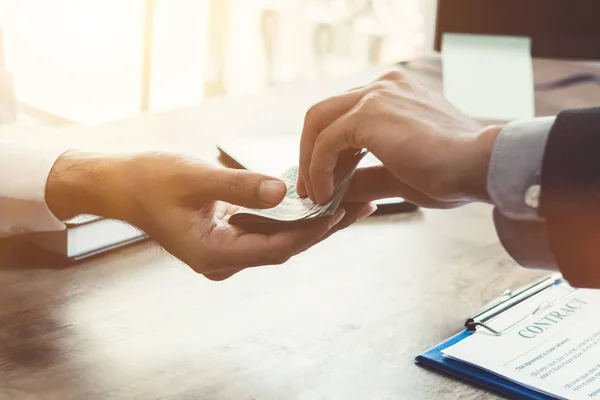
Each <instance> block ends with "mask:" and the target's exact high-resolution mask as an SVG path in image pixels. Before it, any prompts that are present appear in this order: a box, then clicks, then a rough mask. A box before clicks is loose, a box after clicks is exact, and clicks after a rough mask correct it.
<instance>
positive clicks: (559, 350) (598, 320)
mask: <svg viewBox="0 0 600 400" xmlns="http://www.w3.org/2000/svg"><path fill="white" fill-rule="evenodd" d="M486 325H487V326H489V327H490V328H491V330H488V329H486V328H485V327H479V328H477V331H476V332H475V333H473V334H472V335H471V336H469V337H466V338H465V339H463V340H461V341H459V342H458V343H456V344H454V345H452V346H450V347H448V348H446V349H444V350H443V351H442V353H443V355H444V357H449V358H452V359H454V360H458V361H460V362H463V363H467V364H470V365H473V366H475V367H477V368H480V369H484V370H486V371H488V372H491V373H493V374H496V375H498V376H500V377H503V378H506V379H509V380H511V381H513V382H515V383H517V384H519V385H522V386H526V387H528V388H530V389H533V390H535V391H538V392H540V393H544V394H546V395H549V396H552V397H555V398H558V399H594V398H598V399H600V290H588V289H579V290H576V289H573V288H572V287H570V286H569V285H568V284H567V283H565V282H564V281H563V282H562V283H560V284H557V285H555V286H553V287H551V288H549V289H547V290H544V291H543V292H542V293H540V294H538V295H536V296H533V297H531V298H529V299H528V300H525V301H523V302H522V303H520V304H518V305H516V306H514V307H513V308H511V309H509V310H507V311H506V312H504V313H502V314H500V315H499V316H498V317H496V318H494V319H493V320H491V321H489V322H488V323H486Z"/></svg>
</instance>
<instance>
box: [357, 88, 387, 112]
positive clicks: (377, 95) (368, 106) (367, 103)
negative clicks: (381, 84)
mask: <svg viewBox="0 0 600 400" xmlns="http://www.w3.org/2000/svg"><path fill="white" fill-rule="evenodd" d="M382 103H383V94H382V93H381V92H380V91H373V92H370V93H368V94H367V95H365V97H363V99H362V102H361V104H360V109H361V111H363V112H365V111H367V112H371V111H374V110H376V109H378V108H380V107H381V106H382Z"/></svg>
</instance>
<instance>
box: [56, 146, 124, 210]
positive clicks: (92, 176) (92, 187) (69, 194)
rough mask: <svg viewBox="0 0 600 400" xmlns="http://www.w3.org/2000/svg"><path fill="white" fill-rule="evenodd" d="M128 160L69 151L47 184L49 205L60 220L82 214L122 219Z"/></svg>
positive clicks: (119, 157) (57, 165) (59, 160)
mask: <svg viewBox="0 0 600 400" xmlns="http://www.w3.org/2000/svg"><path fill="white" fill-rule="evenodd" d="M127 162H128V159H127V158H125V157H122V156H111V155H106V154H98V153H84V152H77V151H70V152H67V153H65V154H63V155H62V156H61V157H59V158H58V160H57V161H56V163H55V164H54V166H53V168H52V170H51V171H50V175H49V176H48V181H47V183H46V203H47V204H48V207H49V208H50V211H52V213H53V214H54V215H56V217H57V218H59V219H61V220H65V219H68V218H71V217H73V216H76V215H79V214H93V215H98V216H101V217H105V218H119V219H123V218H125V217H126V216H125V215H124V214H125V211H124V210H126V209H127V207H128V204H127V203H128V201H127V199H126V190H125V188H126V181H125V172H126V170H127V168H126V165H127Z"/></svg>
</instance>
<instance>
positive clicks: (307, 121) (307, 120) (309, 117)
mask: <svg viewBox="0 0 600 400" xmlns="http://www.w3.org/2000/svg"><path fill="white" fill-rule="evenodd" d="M324 102H325V101H321V102H319V103H316V104H313V105H312V106H310V107H309V109H308V110H307V111H306V114H304V125H305V126H310V125H311V124H313V123H314V121H315V120H316V119H317V117H318V116H319V114H320V112H321V108H322V107H323V104H324Z"/></svg>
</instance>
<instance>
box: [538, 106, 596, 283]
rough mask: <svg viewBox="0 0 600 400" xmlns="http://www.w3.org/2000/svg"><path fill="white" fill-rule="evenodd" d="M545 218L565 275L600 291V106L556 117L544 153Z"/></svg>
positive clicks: (542, 196) (541, 212) (542, 203)
mask: <svg viewBox="0 0 600 400" xmlns="http://www.w3.org/2000/svg"><path fill="white" fill-rule="evenodd" d="M540 182H541V194H540V206H539V215H540V216H541V217H543V218H544V220H545V223H546V233H547V238H548V243H549V246H550V248H551V250H552V253H553V254H554V258H555V259H556V264H557V266H558V268H559V269H560V271H561V272H562V274H563V275H564V277H565V278H566V279H567V280H568V281H569V282H570V283H571V284H573V285H574V286H578V287H594V288H600V108H592V109H584V110H569V111H565V112H563V113H561V114H559V115H558V116H557V118H556V122H555V123H554V125H553V127H552V129H551V131H550V134H549V136H548V140H547V143H546V148H545V152H544V158H543V163H542V172H541V177H540Z"/></svg>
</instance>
